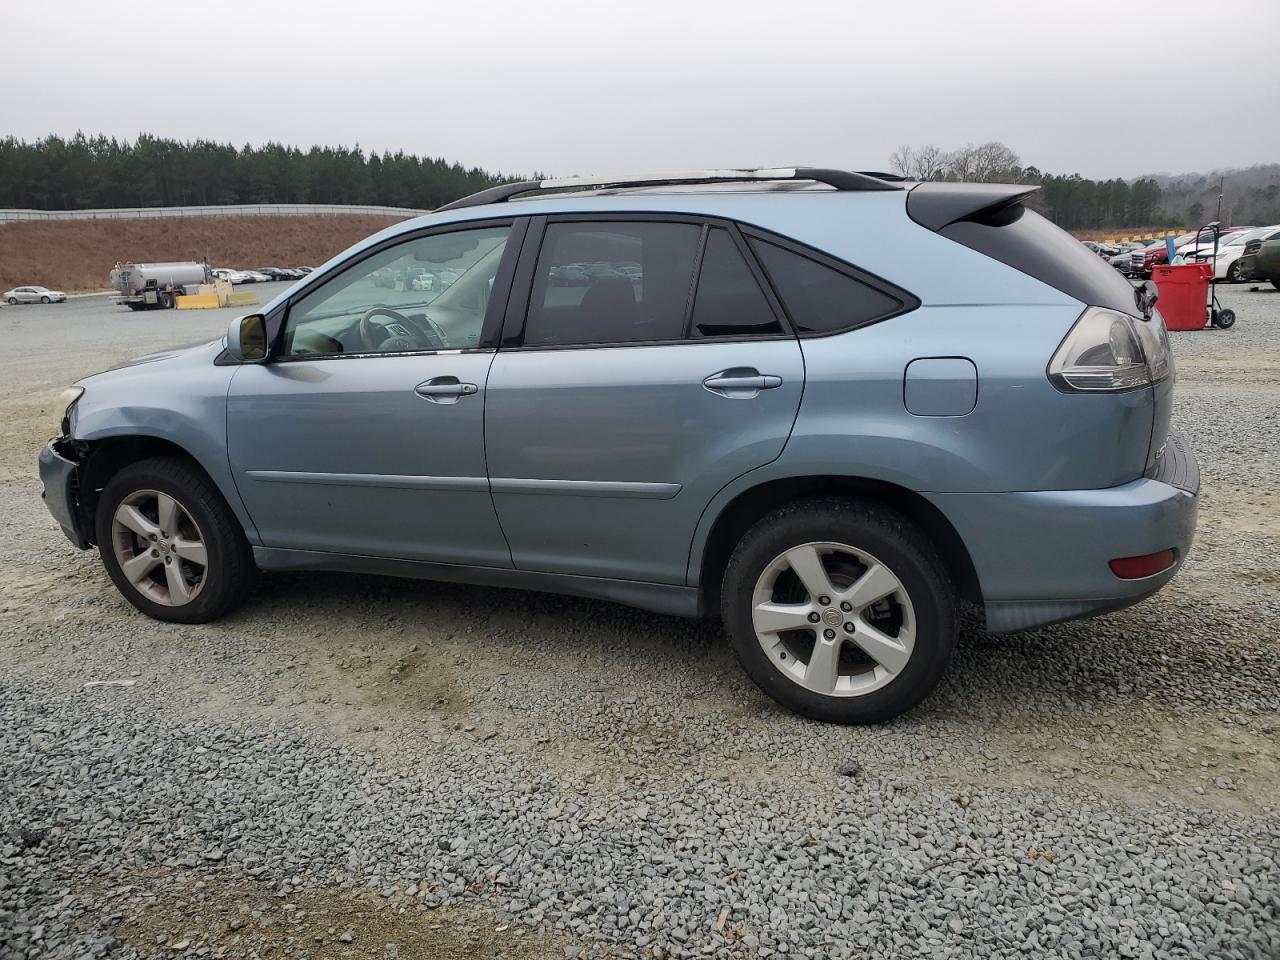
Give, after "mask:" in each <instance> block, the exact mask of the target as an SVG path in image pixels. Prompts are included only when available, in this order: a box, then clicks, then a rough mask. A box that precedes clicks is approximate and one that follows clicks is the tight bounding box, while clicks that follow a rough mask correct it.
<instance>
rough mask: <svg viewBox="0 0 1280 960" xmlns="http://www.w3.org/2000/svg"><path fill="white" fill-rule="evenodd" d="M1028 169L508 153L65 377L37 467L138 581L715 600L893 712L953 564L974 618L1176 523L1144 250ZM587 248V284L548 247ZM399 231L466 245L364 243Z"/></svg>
mask: <svg viewBox="0 0 1280 960" xmlns="http://www.w3.org/2000/svg"><path fill="white" fill-rule="evenodd" d="M727 180H732V181H735V182H734V189H733V190H732V191H726V190H723V189H716V187H717V186H718V185H719V184H721V183H723V182H725V181H727ZM671 184H675V185H676V186H675V187H674V188H673V189H670V190H667V189H666V186H667V185H671ZM597 186H601V187H607V188H608V189H607V191H606V192H605V193H604V195H600V194H599V193H596V192H594V191H592V190H591V189H590V188H593V187H597ZM796 186H800V187H802V189H800V190H797V189H795V187H796ZM583 187H586V188H588V192H586V193H582V192H578V193H573V192H564V191H565V190H568V189H576V188H583ZM1034 189H1035V188H1033V187H1027V186H1022V185H999V184H952V183H944V182H939V183H923V184H909V185H907V186H903V185H900V184H899V183H897V182H894V181H887V180H883V179H880V178H878V177H876V176H873V175H867V174H857V173H850V172H847V171H838V170H813V169H794V170H792V169H785V170H779V169H772V170H748V171H734V172H732V173H730V172H728V171H724V170H718V171H714V172H708V173H706V174H702V175H696V176H690V175H687V174H686V175H679V176H674V177H673V176H671V175H665V176H664V175H659V176H655V177H652V178H639V179H635V178H629V179H622V180H620V179H617V178H602V179H598V180H593V179H582V180H579V179H575V180H573V181H568V182H565V181H541V182H536V181H533V182H524V183H514V184H504V185H502V186H498V187H493V188H491V189H488V190H485V191H483V192H481V193H480V194H477V195H475V196H473V197H469V198H464V199H463V200H460V201H455V202H454V203H452V204H449V205H446V206H445V207H442V208H441V209H439V210H437V211H436V212H435V213H433V214H431V215H429V216H425V217H420V218H417V219H414V220H408V221H404V222H403V223H400V224H397V225H396V226H394V227H392V228H390V229H388V230H384V231H382V232H381V233H379V234H376V235H375V236H373V237H371V238H369V239H368V240H366V241H364V242H362V243H359V244H357V245H356V246H354V247H352V248H351V249H349V250H347V251H346V252H345V253H344V254H342V255H340V256H339V257H338V258H336V259H335V260H334V261H333V262H332V264H331V265H330V266H329V267H328V268H327V269H326V270H325V271H324V272H323V273H320V274H316V275H315V276H313V277H312V278H311V279H309V280H307V281H304V282H303V283H300V284H297V285H295V286H294V287H292V288H291V289H290V290H288V291H287V292H286V293H283V294H281V295H280V296H278V297H276V298H275V299H274V300H273V301H272V302H270V303H268V304H267V305H266V306H265V307H264V308H263V310H262V312H261V313H258V314H250V315H248V316H245V317H240V318H237V319H236V320H235V321H233V322H232V323H231V325H230V326H229V327H228V331H227V336H226V339H225V340H223V341H216V342H213V343H207V344H204V345H201V346H196V347H191V348H187V349H185V350H172V351H169V352H168V353H165V354H161V355H159V356H155V357H152V358H150V362H148V363H145V364H135V365H128V366H123V367H117V368H116V369H114V370H112V371H110V372H107V373H102V374H98V375H97V376H92V377H87V378H85V379H84V380H82V381H80V382H79V383H77V384H76V385H75V386H73V387H72V388H70V390H69V391H68V393H67V395H66V398H65V401H64V403H63V405H62V409H60V410H59V411H58V417H59V421H60V436H59V437H58V438H57V439H55V440H53V441H51V443H50V444H49V445H48V446H47V447H46V448H45V449H44V451H43V453H42V454H41V456H40V475H41V479H42V481H43V484H44V495H45V502H46V504H47V505H48V507H49V510H50V511H51V513H52V514H53V517H54V518H55V520H56V522H57V523H58V524H59V525H60V526H61V527H62V528H63V530H64V531H65V532H66V535H67V536H68V538H69V539H70V540H71V541H72V542H73V543H74V544H75V545H76V546H77V547H79V548H81V549H84V548H87V547H88V546H90V545H92V544H96V545H97V547H98V551H99V554H100V556H101V559H102V562H103V564H104V566H105V568H106V571H107V573H108V575H109V576H110V577H111V579H112V580H113V582H114V583H115V585H116V586H117V587H118V589H119V590H120V591H121V593H122V595H123V596H124V597H125V598H126V599H127V600H128V601H129V602H130V603H132V604H133V605H134V606H136V607H137V608H138V609H139V610H141V611H142V612H144V613H145V614H147V615H149V616H152V617H155V618H158V619H161V620H167V621H175V622H180V623H198V622H205V621H208V620H212V619H214V618H216V617H219V616H221V615H223V614H225V613H227V612H228V611H229V610H231V609H232V608H233V607H234V606H236V605H237V604H238V603H239V602H240V601H241V600H242V599H243V598H244V597H245V595H246V593H247V590H248V588H249V584H250V580H251V574H252V573H253V570H254V567H255V566H256V567H259V568H263V569H266V570H284V569H310V570H332V571H356V572H368V573H381V574H392V575H399V576H411V577H413V576H417V577H425V578H427V579H444V580H450V581H461V582H471V583H478V584H482V585H483V586H484V589H485V590H486V591H488V590H492V589H493V588H497V587H502V586H512V587H521V588H524V589H534V590H546V591H551V592H562V593H570V594H576V595H585V596H589V597H596V598H602V599H607V600H613V601H617V602H621V603H627V604H631V605H634V606H639V607H642V608H645V609H649V610H654V611H661V612H664V613H667V614H681V615H686V616H700V615H704V614H710V613H716V612H718V613H719V616H720V619H721V620H722V622H723V623H724V625H725V628H726V630H727V632H728V635H729V640H730V642H731V644H732V646H733V649H734V650H735V652H736V653H737V656H738V659H739V661H740V663H741V664H742V666H743V668H744V669H745V671H746V672H747V674H748V675H749V676H750V677H751V678H752V679H753V680H754V681H755V683H756V684H757V685H759V687H760V688H761V689H762V690H763V691H764V692H765V693H767V694H768V695H769V696H771V697H773V698H775V699H776V700H778V701H779V702H780V703H782V704H785V705H786V706H788V707H790V708H791V709H794V710H796V711H798V712H800V713H803V714H805V715H807V716H811V717H815V718H818V719H822V720H827V721H836V722H846V723H855V722H876V721H881V720H885V719H887V718H889V717H893V716H896V715H897V714H900V713H902V712H903V711H904V710H907V709H909V708H910V707H912V706H913V705H914V704H916V703H918V702H919V701H921V700H922V699H923V698H924V697H926V696H927V695H928V694H929V692H930V691H931V690H933V689H934V688H935V687H936V686H937V684H938V683H939V681H940V680H941V678H942V676H943V675H944V673H945V671H946V668H947V664H948V662H949V660H950V659H951V655H952V651H953V650H954V648H955V644H956V638H957V635H958V632H959V624H960V615H961V609H962V608H961V603H962V601H969V602H973V603H976V604H979V605H981V606H982V608H983V610H984V612H985V626H986V628H987V629H988V630H990V631H992V632H996V633H999V632H1006V631H1011V630H1023V629H1027V628H1030V627H1035V626H1039V625H1042V624H1046V623H1052V622H1056V621H1060V620H1067V619H1071V618H1077V617H1090V616H1097V615H1101V614H1104V613H1107V612H1110V611H1113V610H1118V609H1120V608H1122V607H1125V606H1128V605H1130V604H1133V603H1136V602H1138V601H1139V600H1142V599H1144V598H1146V597H1149V596H1151V595H1152V594H1154V593H1155V592H1156V591H1158V590H1159V589H1160V588H1161V587H1163V586H1164V585H1165V584H1166V583H1167V582H1168V581H1169V580H1170V579H1171V578H1172V577H1173V576H1174V575H1175V573H1176V572H1177V570H1178V569H1179V567H1180V565H1181V563H1182V562H1183V560H1184V558H1185V557H1186V556H1187V553H1188V551H1189V549H1190V547H1191V543H1192V539H1193V535H1194V530H1195V519H1196V510H1197V492H1198V488H1199V479H1198V476H1199V474H1198V469H1197V467H1196V463H1195V458H1194V456H1193V454H1192V452H1191V448H1190V446H1189V445H1188V443H1187V441H1186V440H1185V439H1184V438H1183V436H1182V434H1181V433H1180V432H1179V431H1178V430H1176V429H1170V417H1171V414H1172V411H1173V386H1174V377H1173V361H1172V354H1171V351H1170V346H1169V339H1168V337H1167V335H1166V334H1165V329H1164V324H1163V321H1162V319H1161V317H1160V314H1159V312H1158V311H1155V310H1154V309H1153V301H1154V297H1153V292H1154V285H1151V286H1150V287H1148V286H1147V285H1143V286H1142V287H1140V288H1138V289H1137V290H1135V288H1134V287H1133V286H1132V285H1131V284H1130V283H1128V282H1127V281H1125V280H1124V279H1123V278H1121V277H1118V276H1116V274H1115V272H1114V271H1113V270H1111V269H1110V268H1108V266H1107V265H1106V264H1105V263H1103V262H1102V261H1101V260H1100V259H1099V258H1098V257H1096V256H1094V255H1093V254H1091V253H1090V252H1089V251H1088V250H1086V249H1084V248H1083V247H1081V245H1080V243H1079V242H1078V241H1076V240H1074V239H1073V238H1072V237H1071V236H1070V235H1069V234H1067V233H1065V232H1063V231H1062V230H1060V229H1059V228H1058V227H1056V226H1054V225H1053V224H1052V223H1050V222H1049V221H1048V220H1046V219H1045V218H1044V217H1042V216H1040V215H1039V214H1037V213H1035V212H1034V211H1033V210H1031V209H1029V208H1027V207H1025V205H1024V204H1023V200H1024V199H1025V198H1026V197H1027V196H1028V195H1029V194H1031V193H1032V192H1033V191H1034ZM527 194H535V195H536V194H542V195H541V196H538V197H536V198H531V199H529V200H526V201H522V200H521V197H522V196H524V195H527ZM924 251H927V254H924V255H922V254H923V253H924ZM584 255H589V256H591V257H592V260H591V261H589V262H588V263H587V264H585V266H586V267H587V268H588V269H586V270H584V273H585V274H586V277H587V282H586V283H583V284H582V285H579V286H560V285H555V284H552V283H551V277H552V276H553V274H554V272H555V271H557V269H558V268H563V267H565V266H567V265H570V264H582V263H583V257H584ZM416 268H425V269H428V270H429V272H431V273H433V274H435V275H436V276H439V277H444V276H445V275H446V274H449V273H452V274H453V280H452V283H451V285H449V286H448V287H447V288H446V289H444V290H443V291H442V292H440V293H435V294H424V293H420V292H415V291H413V290H411V289H405V287H404V285H403V284H397V288H396V289H395V290H393V291H387V290H385V289H383V288H380V287H377V286H375V285H374V283H373V282H372V278H373V277H374V276H375V275H377V274H378V273H379V272H380V271H390V272H394V273H397V274H403V273H406V272H408V271H410V270H413V269H416ZM632 268H635V271H638V275H639V276H640V277H642V278H643V282H641V283H636V282H635V281H634V280H633V278H632V274H633V270H632ZM851 398H852V400H851ZM1064 423H1069V424H1070V425H1071V428H1070V429H1069V430H1064V429H1060V427H1061V425H1062V424H1064ZM316 589H322V588H320V587H317V588H316ZM485 596H486V597H489V594H488V593H486V594H485ZM485 602H486V603H501V599H500V598H497V597H492V598H489V599H486V601H485ZM617 656H618V660H619V662H618V670H619V672H620V674H619V675H620V676H621V675H623V674H625V671H626V669H627V664H626V662H625V658H626V656H627V651H626V649H625V645H620V646H618V648H617ZM1064 684H1065V685H1067V686H1069V685H1070V682H1069V681H1064ZM949 709H950V707H949Z"/></svg>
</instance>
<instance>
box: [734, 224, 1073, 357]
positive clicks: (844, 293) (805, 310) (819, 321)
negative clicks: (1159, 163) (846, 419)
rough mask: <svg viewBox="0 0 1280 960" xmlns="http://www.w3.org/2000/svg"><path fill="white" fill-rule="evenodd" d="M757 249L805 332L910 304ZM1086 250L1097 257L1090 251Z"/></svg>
mask: <svg viewBox="0 0 1280 960" xmlns="http://www.w3.org/2000/svg"><path fill="white" fill-rule="evenodd" d="M751 247H752V249H754V250H755V252H756V256H757V257H759V258H760V262H761V263H762V264H763V265H764V269H765V272H766V273H768V274H769V280H770V282H772V283H773V289H774V290H775V291H777V294H778V297H779V298H780V299H781V300H782V304H783V306H784V307H786V310H787V315H788V316H789V317H790V318H791V322H792V324H794V325H795V328H796V331H797V332H798V333H800V334H801V335H802V336H803V335H804V334H824V333H835V332H836V331H838V330H849V329H852V328H853V327H859V326H863V325H864V324H868V323H874V322H875V321H877V320H883V319H884V318H885V317H887V316H890V315H892V314H895V313H898V312H900V311H901V310H902V309H903V307H904V304H903V302H902V301H901V300H899V299H898V298H896V297H892V296H890V295H888V294H887V293H883V292H881V291H880V290H877V289H876V288H875V287H872V286H870V285H869V284H866V283H863V282H862V281H861V280H857V279H855V278H854V277H851V276H849V275H848V274H847V273H843V272H842V271H839V270H836V269H834V268H833V267H829V266H826V265H825V264H821V263H818V262H817V261H816V260H813V259H810V258H809V257H806V256H804V255H802V254H799V253H795V252H794V251H791V250H788V249H786V248H784V247H780V246H778V245H777V244H773V243H769V242H768V241H767V240H761V239H759V238H756V237H752V238H751ZM1081 249H1083V248H1081ZM1085 253H1086V255H1088V256H1091V257H1092V256H1093V254H1091V253H1088V251H1085ZM1095 259H1096V258H1095Z"/></svg>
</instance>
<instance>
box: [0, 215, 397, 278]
mask: <svg viewBox="0 0 1280 960" xmlns="http://www.w3.org/2000/svg"><path fill="white" fill-rule="evenodd" d="M395 222H396V218H395V217H380V216H369V215H364V214H361V215H355V214H353V215H351V216H332V217H182V218H178V217H174V218H167V219H155V220H65V221H48V222H18V223H6V224H0V290H8V289H9V288H10V287H14V286H18V285H19V284H36V283H38V284H41V285H43V286H46V287H51V288H53V289H55V290H66V291H67V292H68V293H74V292H76V291H82V290H102V289H105V288H106V287H107V286H108V280H107V275H108V274H109V273H110V271H111V267H112V266H113V265H114V264H115V262H116V261H117V260H132V261H134V262H135V263H147V262H150V261H163V260H200V261H205V262H207V263H209V264H210V265H211V266H215V267H239V268H249V269H252V268H253V267H261V266H301V265H307V266H315V265H316V264H318V263H321V262H323V261H325V260H328V259H329V258H330V257H331V256H333V255H334V254H335V253H338V252H339V251H341V250H342V249H344V248H345V247H348V246H350V245H351V244H352V243H355V242H356V241H357V240H360V239H362V238H363V237H367V236H368V235H369V234H371V233H374V232H375V231H378V230H381V229H382V228H383V227H386V226H389V225H390V224H392V223H395Z"/></svg>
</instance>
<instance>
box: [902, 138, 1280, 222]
mask: <svg viewBox="0 0 1280 960" xmlns="http://www.w3.org/2000/svg"><path fill="white" fill-rule="evenodd" d="M889 163H890V166H891V167H892V169H893V172H894V173H898V174H901V175H902V176H906V177H910V178H912V179H916V180H966V181H971V182H972V181H976V182H987V183H1025V184H1034V185H1036V186H1038V187H1040V189H1039V190H1038V191H1036V192H1035V193H1034V194H1032V196H1031V197H1030V198H1029V199H1028V201H1027V202H1028V204H1029V205H1030V206H1032V207H1033V208H1034V209H1036V210H1038V211H1040V212H1041V213H1043V214H1044V215H1045V216H1047V217H1048V218H1049V219H1050V220H1052V221H1053V222H1054V223H1056V224H1058V226H1060V227H1063V228H1065V229H1067V230H1099V229H1125V228H1134V229H1142V228H1146V227H1184V226H1199V225H1200V224H1202V223H1204V222H1205V221H1206V220H1210V219H1213V218H1214V217H1216V216H1217V215H1218V210H1217V194H1218V187H1219V184H1220V183H1222V182H1223V181H1222V180H1219V179H1218V178H1213V182H1212V183H1206V182H1205V178H1204V177H1200V178H1199V181H1198V183H1197V187H1198V190H1197V191H1193V190H1190V189H1186V188H1184V187H1182V185H1181V184H1177V185H1176V186H1175V185H1174V184H1169V185H1167V186H1163V187H1162V186H1161V184H1160V182H1159V181H1158V180H1157V179H1156V178H1155V177H1141V178H1139V179H1137V180H1121V179H1118V178H1117V179H1113V180H1090V179H1088V178H1086V177H1082V176H1080V175H1079V174H1071V175H1069V176H1062V175H1058V174H1052V173H1044V172H1043V171H1041V170H1040V169H1038V168H1037V167H1035V166H1024V165H1023V164H1022V159H1021V158H1020V157H1019V156H1018V154H1017V153H1015V152H1014V151H1013V150H1011V149H1010V148H1009V147H1007V146H1005V145H1004V144H1002V143H984V144H980V145H978V146H974V145H973V144H969V145H967V146H964V147H961V148H960V149H958V150H951V151H945V150H941V149H939V148H938V147H936V146H934V145H932V144H927V145H925V146H923V147H913V146H909V145H903V146H901V147H899V148H898V149H897V150H895V151H894V152H893V154H892V155H891V156H890V158H889ZM1224 176H1225V186H1223V188H1222V189H1223V194H1224V202H1223V206H1222V220H1223V222H1224V223H1227V224H1243V223H1250V224H1257V225H1260V226H1261V225H1266V224H1271V223H1277V222H1280V167H1272V168H1265V167H1259V168H1253V169H1252V170H1249V171H1231V172H1228V173H1226V174H1225V175H1224Z"/></svg>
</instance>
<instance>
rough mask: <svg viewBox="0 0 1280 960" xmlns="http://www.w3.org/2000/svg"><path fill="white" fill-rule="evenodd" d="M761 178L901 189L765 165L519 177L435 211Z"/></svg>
mask: <svg viewBox="0 0 1280 960" xmlns="http://www.w3.org/2000/svg"><path fill="white" fill-rule="evenodd" d="M764 180H813V181H815V182H817V183H825V184H827V185H828V186H832V187H835V188H836V189H837V190H901V189H902V188H901V187H899V186H896V185H895V184H893V183H889V182H886V181H885V180H882V179H880V177H879V176H876V175H871V174H866V173H853V172H852V171H849V170H828V169H825V168H822V167H766V168H761V169H756V170H696V171H692V172H689V173H654V174H640V175H638V176H618V177H562V178H560V179H558V180H522V181H520V182H518V183H502V184H499V185H498V186H496V187H490V188H489V189H487V190H481V191H480V192H479V193H473V194H471V195H470V196H469V197H463V198H462V199H460V200H454V201H453V202H452V203H446V204H445V205H444V206H443V207H437V208H436V210H435V212H436V213H440V212H441V211H444V210H460V209H462V208H464V207H479V206H483V205H484V204H487V203H503V202H505V201H507V200H510V199H512V198H513V197H518V196H520V195H521V194H523V193H534V192H536V191H538V190H572V189H576V188H583V187H665V186H672V185H675V184H684V183H741V182H746V181H757V182H758V181H764Z"/></svg>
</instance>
